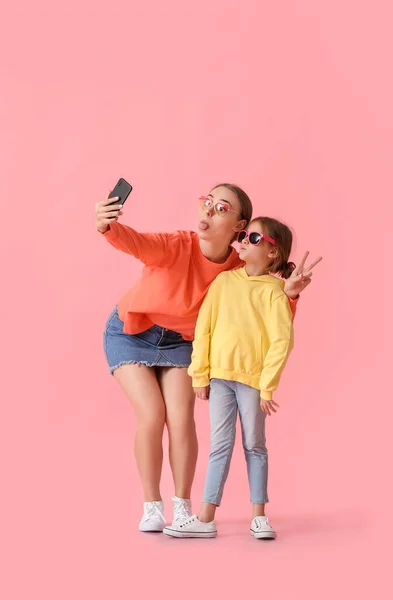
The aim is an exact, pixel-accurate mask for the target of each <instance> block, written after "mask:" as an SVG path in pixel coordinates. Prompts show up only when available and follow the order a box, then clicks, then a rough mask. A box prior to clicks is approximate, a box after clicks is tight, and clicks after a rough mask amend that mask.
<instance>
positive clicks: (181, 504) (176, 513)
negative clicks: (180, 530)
mask: <svg viewBox="0 0 393 600" xmlns="http://www.w3.org/2000/svg"><path fill="white" fill-rule="evenodd" d="M172 500H173V523H172V526H173V525H175V526H176V525H177V524H178V523H181V522H182V521H187V519H189V518H190V517H192V508H191V500H187V499H185V498H178V497H177V496H173V498H172Z"/></svg>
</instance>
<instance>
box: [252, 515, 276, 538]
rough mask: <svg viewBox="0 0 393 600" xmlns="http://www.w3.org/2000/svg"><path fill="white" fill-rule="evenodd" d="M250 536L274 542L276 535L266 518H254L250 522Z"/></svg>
mask: <svg viewBox="0 0 393 600" xmlns="http://www.w3.org/2000/svg"><path fill="white" fill-rule="evenodd" d="M250 534H251V535H253V536H254V537H255V538H257V539H262V540H274V539H275V538H276V535H277V534H276V532H275V531H274V529H273V527H272V526H271V525H270V523H269V519H268V518H267V517H255V519H253V520H252V522H251V527H250Z"/></svg>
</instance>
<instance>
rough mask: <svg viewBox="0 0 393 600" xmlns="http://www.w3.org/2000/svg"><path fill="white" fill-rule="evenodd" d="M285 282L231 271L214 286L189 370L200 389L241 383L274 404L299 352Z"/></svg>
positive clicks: (197, 332)
mask: <svg viewBox="0 0 393 600" xmlns="http://www.w3.org/2000/svg"><path fill="white" fill-rule="evenodd" d="M283 287H284V282H283V281H281V280H280V279H278V278H277V277H273V276H272V275H261V276H258V277H253V276H248V275H247V273H246V270H245V268H244V267H243V268H242V269H238V270H236V271H226V272H224V273H221V274H220V275H218V277H217V278H216V279H215V280H214V281H213V283H212V284H211V286H210V288H209V291H208V293H207V295H206V298H205V300H204V302H203V304H202V307H201V310H200V312H199V317H198V320H197V325H196V330H195V340H194V344H193V353H192V362H191V365H190V367H189V369H188V373H189V375H191V377H192V380H193V382H192V383H193V386H194V387H205V386H208V385H209V383H210V379H213V378H217V379H225V380H229V381H238V382H240V383H244V384H246V385H249V386H250V387H253V388H256V389H258V390H260V392H261V397H262V398H263V399H264V400H271V399H272V397H273V392H274V391H275V390H276V389H277V387H278V384H279V381H280V377H281V373H282V371H283V369H284V367H285V364H286V362H287V359H288V356H289V354H290V352H291V350H292V348H293V323H292V312H291V309H290V306H289V302H288V298H287V296H286V295H285V293H284V291H283Z"/></svg>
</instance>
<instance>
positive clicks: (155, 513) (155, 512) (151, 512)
mask: <svg viewBox="0 0 393 600" xmlns="http://www.w3.org/2000/svg"><path fill="white" fill-rule="evenodd" d="M144 517H145V520H147V519H154V518H157V517H159V518H160V519H163V520H165V518H164V513H163V511H162V508H161V506H160V504H158V502H149V503H148V504H146V506H145V514H144Z"/></svg>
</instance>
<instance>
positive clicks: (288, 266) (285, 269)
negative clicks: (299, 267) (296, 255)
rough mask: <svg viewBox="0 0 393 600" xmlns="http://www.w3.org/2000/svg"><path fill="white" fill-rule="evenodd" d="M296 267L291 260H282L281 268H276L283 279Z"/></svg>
mask: <svg viewBox="0 0 393 600" xmlns="http://www.w3.org/2000/svg"><path fill="white" fill-rule="evenodd" d="M295 269H296V265H295V263H293V262H284V263H282V265H281V268H279V269H278V271H279V272H280V275H281V277H282V278H283V279H289V278H290V276H291V275H292V273H293V272H294V270H295Z"/></svg>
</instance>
